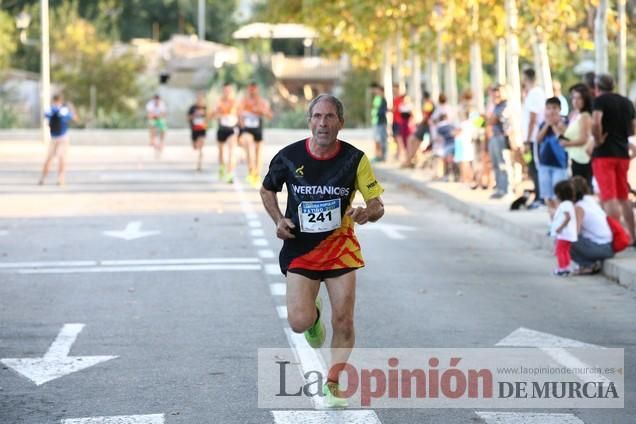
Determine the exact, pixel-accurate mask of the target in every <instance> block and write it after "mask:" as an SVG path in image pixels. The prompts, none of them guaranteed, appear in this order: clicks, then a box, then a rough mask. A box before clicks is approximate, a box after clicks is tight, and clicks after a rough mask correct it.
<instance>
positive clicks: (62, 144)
mask: <svg viewBox="0 0 636 424" xmlns="http://www.w3.org/2000/svg"><path fill="white" fill-rule="evenodd" d="M67 150H68V138H67V137H64V138H62V139H61V140H59V141H58V142H57V164H58V170H57V184H58V185H64V173H65V171H66V152H67Z"/></svg>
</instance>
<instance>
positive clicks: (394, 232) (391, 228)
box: [356, 223, 416, 240]
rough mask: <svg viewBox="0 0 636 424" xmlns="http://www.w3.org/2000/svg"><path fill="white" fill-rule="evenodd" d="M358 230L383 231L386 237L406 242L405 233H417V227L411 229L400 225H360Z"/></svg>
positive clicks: (357, 227)
mask: <svg viewBox="0 0 636 424" xmlns="http://www.w3.org/2000/svg"><path fill="white" fill-rule="evenodd" d="M356 230H376V231H382V232H383V233H384V235H386V236H387V237H388V238H390V239H393V240H404V239H405V238H406V236H404V234H402V233H403V232H405V231H415V230H416V228H415V227H409V226H406V225H399V224H384V223H370V224H367V225H358V226H356Z"/></svg>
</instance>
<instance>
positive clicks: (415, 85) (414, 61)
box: [409, 29, 422, 121]
mask: <svg viewBox="0 0 636 424" xmlns="http://www.w3.org/2000/svg"><path fill="white" fill-rule="evenodd" d="M411 42H412V46H411V87H410V90H409V92H410V96H411V99H412V100H413V113H414V114H415V118H416V120H417V121H419V120H420V119H421V118H422V117H421V115H422V58H421V56H420V53H419V52H418V51H417V46H418V45H419V43H420V37H419V34H418V33H417V30H415V29H413V30H411Z"/></svg>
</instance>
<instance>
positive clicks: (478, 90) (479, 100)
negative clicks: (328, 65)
mask: <svg viewBox="0 0 636 424" xmlns="http://www.w3.org/2000/svg"><path fill="white" fill-rule="evenodd" d="M471 33H472V36H473V40H474V41H473V42H472V43H471V45H470V90H471V92H472V95H473V103H474V104H475V107H476V108H477V111H478V112H479V113H483V112H484V70H483V66H482V62H481V45H480V43H479V2H478V1H473V4H472V24H471Z"/></svg>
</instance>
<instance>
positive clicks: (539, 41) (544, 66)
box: [535, 28, 554, 97]
mask: <svg viewBox="0 0 636 424" xmlns="http://www.w3.org/2000/svg"><path fill="white" fill-rule="evenodd" d="M535 44H536V51H537V54H538V57H539V67H538V68H537V76H539V75H540V76H541V78H540V79H538V81H541V84H542V85H541V86H542V87H543V91H544V92H545V95H546V97H552V96H553V95H554V89H553V88H552V72H551V71H550V56H549V55H548V42H547V40H546V38H545V34H544V33H543V32H542V31H541V29H539V28H537V33H536V43H535Z"/></svg>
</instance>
